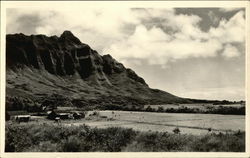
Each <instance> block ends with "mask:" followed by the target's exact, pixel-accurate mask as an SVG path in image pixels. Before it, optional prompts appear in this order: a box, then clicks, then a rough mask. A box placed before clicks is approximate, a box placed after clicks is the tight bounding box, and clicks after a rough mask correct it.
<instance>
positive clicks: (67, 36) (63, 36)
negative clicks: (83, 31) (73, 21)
mask: <svg viewBox="0 0 250 158" xmlns="http://www.w3.org/2000/svg"><path fill="white" fill-rule="evenodd" d="M60 39H64V40H69V41H73V42H74V43H76V44H81V41H80V40H79V39H78V38H77V37H76V36H75V35H74V34H73V33H72V32H71V31H68V30H65V31H63V33H62V34H61V36H60Z"/></svg>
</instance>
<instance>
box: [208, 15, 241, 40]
mask: <svg viewBox="0 0 250 158" xmlns="http://www.w3.org/2000/svg"><path fill="white" fill-rule="evenodd" d="M209 33H210V36H211V38H217V39H218V40H220V41H221V42H223V43H233V42H244V41H245V19H244V12H243V11H240V12H238V13H236V14H235V15H234V16H233V17H232V18H231V19H230V20H229V21H226V20H225V19H224V20H222V21H221V22H220V24H219V26H218V27H217V28H211V29H210V31H209Z"/></svg>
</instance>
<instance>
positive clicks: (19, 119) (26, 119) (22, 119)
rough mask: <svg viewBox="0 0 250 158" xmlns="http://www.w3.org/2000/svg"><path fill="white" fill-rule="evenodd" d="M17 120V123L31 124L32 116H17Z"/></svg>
mask: <svg viewBox="0 0 250 158" xmlns="http://www.w3.org/2000/svg"><path fill="white" fill-rule="evenodd" d="M15 120H16V121H17V122H19V123H20V122H29V121H30V115H17V116H15Z"/></svg>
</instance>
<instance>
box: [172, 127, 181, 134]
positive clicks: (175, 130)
mask: <svg viewBox="0 0 250 158" xmlns="http://www.w3.org/2000/svg"><path fill="white" fill-rule="evenodd" d="M173 132H174V133H175V134H179V133H180V132H181V131H180V129H179V128H178V127H176V128H175V129H174V130H173Z"/></svg>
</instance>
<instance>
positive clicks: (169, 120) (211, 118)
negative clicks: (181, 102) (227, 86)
mask: <svg viewBox="0 0 250 158" xmlns="http://www.w3.org/2000/svg"><path fill="white" fill-rule="evenodd" d="M99 115H100V116H105V117H107V118H112V121H110V120H107V119H106V120H105V119H103V120H97V121H95V120H90V121H83V122H81V121H79V122H76V123H73V124H75V125H81V124H83V123H84V124H86V125H89V126H91V127H98V128H107V127H126V128H133V129H134V130H138V131H149V130H151V131H158V132H166V131H167V132H172V131H173V129H174V128H176V127H179V128H180V130H181V133H188V134H195V135H199V134H206V133H207V132H208V129H210V130H211V131H213V132H217V133H218V132H232V131H238V130H241V131H245V116H241V115H240V116H239V115H217V114H180V113H156V112H132V111H130V112H128V111H100V112H99ZM229 120H230V121H229Z"/></svg>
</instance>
